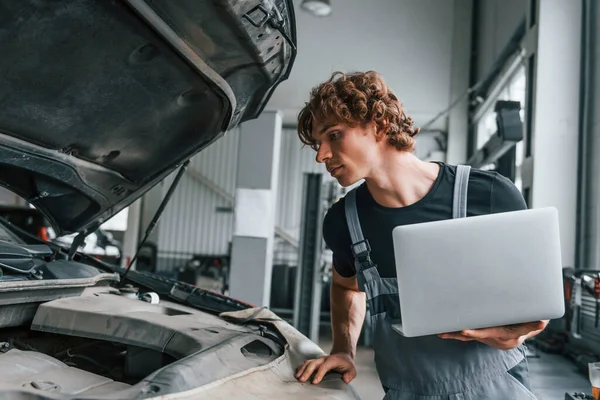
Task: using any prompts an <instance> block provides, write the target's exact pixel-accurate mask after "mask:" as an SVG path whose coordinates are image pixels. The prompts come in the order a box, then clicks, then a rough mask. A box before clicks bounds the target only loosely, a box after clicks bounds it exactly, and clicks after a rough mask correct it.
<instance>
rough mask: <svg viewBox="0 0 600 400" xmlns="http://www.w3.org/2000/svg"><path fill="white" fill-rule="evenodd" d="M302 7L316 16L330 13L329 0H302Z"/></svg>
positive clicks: (324, 15)
mask: <svg viewBox="0 0 600 400" xmlns="http://www.w3.org/2000/svg"><path fill="white" fill-rule="evenodd" d="M302 8H304V9H305V10H307V11H309V12H310V13H312V14H314V15H316V16H317V17H326V16H328V15H329V14H331V0H303V1H302Z"/></svg>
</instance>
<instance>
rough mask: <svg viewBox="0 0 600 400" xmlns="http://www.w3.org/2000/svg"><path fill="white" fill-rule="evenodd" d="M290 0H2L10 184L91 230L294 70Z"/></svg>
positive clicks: (65, 226)
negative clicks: (292, 68)
mask: <svg viewBox="0 0 600 400" xmlns="http://www.w3.org/2000/svg"><path fill="white" fill-rule="evenodd" d="M295 44H296V32H295V20H294V12H293V6H292V1H291V0H247V1H236V0H168V1H164V0H68V1H55V0H19V1H13V0H0V55H1V56H0V76H2V85H0V185H2V186H4V187H6V188H8V189H9V190H11V191H13V192H15V193H17V194H18V195H20V196H21V197H23V198H25V199H26V200H27V201H29V202H30V203H31V204H33V205H34V206H35V207H36V208H38V209H39V210H40V211H41V212H43V213H44V214H45V215H46V216H47V218H48V219H49V220H50V222H51V223H52V224H53V225H54V227H55V229H56V230H57V233H59V234H67V233H73V232H84V233H85V232H91V231H93V230H95V229H96V228H97V227H98V226H99V225H100V224H101V223H103V222H105V221H106V220H107V219H109V218H110V217H112V216H113V215H115V214H116V213H117V212H119V211H120V210H121V209H123V208H125V207H126V206H128V205H129V204H131V203H132V202H133V201H134V200H135V199H137V198H139V197H140V196H141V195H143V194H144V193H145V192H146V191H148V190H149V189H150V188H151V187H152V186H154V185H155V184H157V183H158V182H159V181H160V180H162V179H163V178H164V177H166V176H167V175H168V174H170V173H171V172H172V171H173V170H174V169H176V168H177V167H178V166H179V165H180V164H181V163H182V162H184V161H185V160H187V159H189V158H190V157H192V156H193V155H194V154H196V153H197V152H199V151H200V150H202V149H203V148H205V147H206V146H208V145H209V144H211V143H212V142H214V141H215V140H216V139H218V138H219V137H220V136H221V135H223V134H224V132H226V131H227V130H229V129H231V128H233V127H235V126H236V125H238V124H239V123H241V122H243V121H246V120H249V119H253V118H256V117H257V116H258V115H259V114H260V112H261V111H262V110H263V108H264V106H265V104H266V103H267V101H268V99H269V98H270V96H271V93H272V92H273V90H274V89H275V88H276V87H277V85H278V84H279V83H280V82H282V81H283V80H285V79H287V77H288V76H289V73H290V70H291V67H292V64H293V62H294V59H295V55H296V50H295V48H296V47H295Z"/></svg>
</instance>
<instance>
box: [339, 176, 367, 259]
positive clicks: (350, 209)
mask: <svg viewBox="0 0 600 400" xmlns="http://www.w3.org/2000/svg"><path fill="white" fill-rule="evenodd" d="M344 206H345V207H344V208H345V211H346V221H347V223H348V231H349V232H350V239H351V240H352V253H354V257H355V258H357V259H358V261H359V262H360V263H361V264H363V263H368V262H369V261H370V259H369V253H370V252H371V247H370V246H369V242H368V241H367V240H365V238H364V236H363V233H362V228H361V227H360V221H359V220H358V210H357V209H356V188H355V189H352V190H351V191H350V192H348V194H346V197H345V205H344Z"/></svg>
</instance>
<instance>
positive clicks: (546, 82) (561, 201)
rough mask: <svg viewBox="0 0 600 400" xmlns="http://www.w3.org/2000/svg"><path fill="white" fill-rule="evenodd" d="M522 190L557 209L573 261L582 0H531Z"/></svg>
mask: <svg viewBox="0 0 600 400" xmlns="http://www.w3.org/2000/svg"><path fill="white" fill-rule="evenodd" d="M530 5H531V6H530V11H529V18H528V33H527V36H526V39H525V41H524V43H525V46H526V48H527V49H526V50H527V70H528V76H527V79H528V94H527V102H528V104H527V106H528V107H527V108H526V110H527V115H526V122H525V125H526V129H525V159H524V162H523V189H524V190H523V192H524V195H525V197H526V199H527V200H528V204H529V206H530V207H533V208H539V207H546V206H553V207H556V208H557V209H558V212H559V218H560V229H561V232H560V234H561V242H562V255H563V265H564V266H574V264H575V238H576V220H577V201H578V197H577V189H578V188H577V182H578V178H577V174H578V157H579V115H580V114H579V113H580V69H581V37H582V2H581V1H563V0H543V1H540V0H531V3H530Z"/></svg>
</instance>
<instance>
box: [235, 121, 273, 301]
mask: <svg viewBox="0 0 600 400" xmlns="http://www.w3.org/2000/svg"><path fill="white" fill-rule="evenodd" d="M281 129H282V116H281V114H280V113H279V112H276V111H265V112H263V113H262V114H261V115H260V116H259V117H258V118H257V119H254V120H251V121H248V122H246V123H244V124H243V125H242V126H241V132H240V139H239V148H238V172H237V183H236V191H235V218H234V219H235V222H234V231H233V241H232V246H231V271H230V282H229V294H230V296H232V297H234V298H237V299H239V300H241V301H245V302H248V303H250V304H253V305H255V306H258V307H260V306H269V302H270V293H271V271H272V267H273V241H274V233H275V201H276V195H277V179H278V169H279V153H280V147H281V145H280V143H281Z"/></svg>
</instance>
